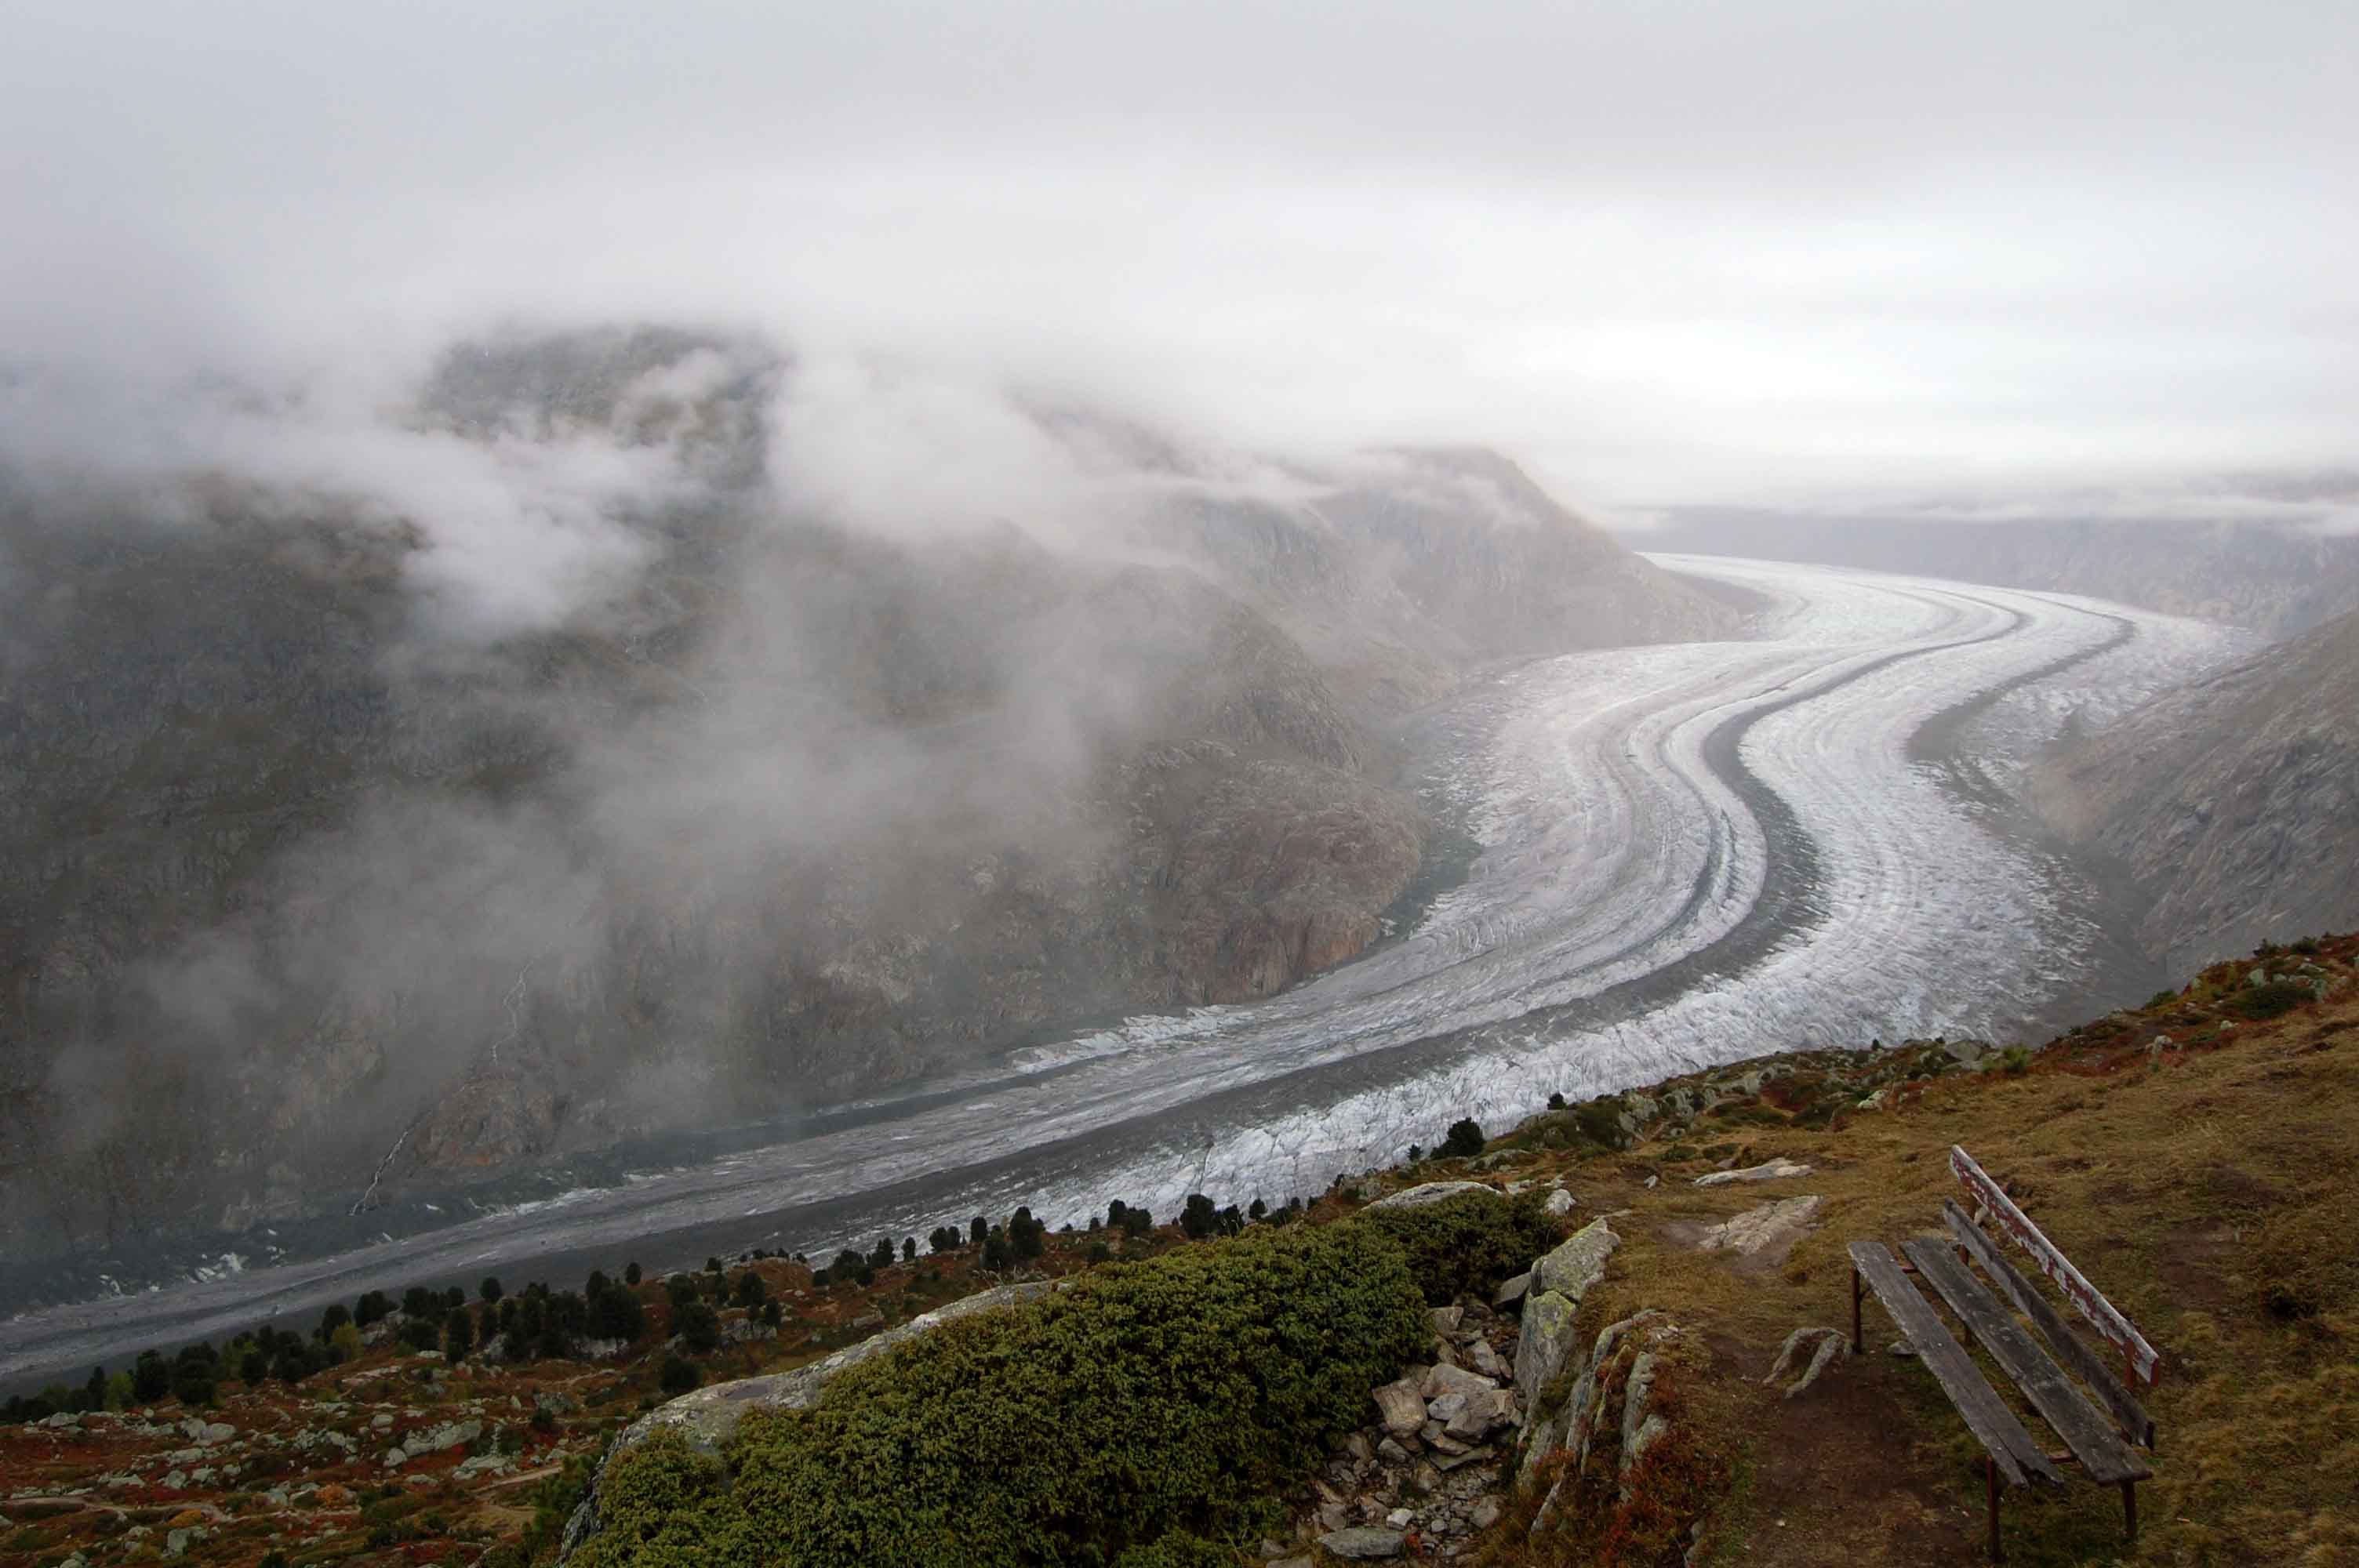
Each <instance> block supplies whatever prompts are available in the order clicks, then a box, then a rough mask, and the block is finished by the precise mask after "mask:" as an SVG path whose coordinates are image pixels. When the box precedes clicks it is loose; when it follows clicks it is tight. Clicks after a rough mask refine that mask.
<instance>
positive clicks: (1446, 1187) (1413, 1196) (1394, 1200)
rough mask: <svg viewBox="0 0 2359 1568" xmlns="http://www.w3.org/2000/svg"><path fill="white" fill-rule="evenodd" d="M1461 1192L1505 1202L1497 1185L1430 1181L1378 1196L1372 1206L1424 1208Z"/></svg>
mask: <svg viewBox="0 0 2359 1568" xmlns="http://www.w3.org/2000/svg"><path fill="white" fill-rule="evenodd" d="M1461 1193H1488V1194H1490V1195H1491V1196H1493V1197H1495V1198H1498V1199H1499V1201H1500V1202H1502V1203H1505V1202H1506V1198H1505V1197H1502V1196H1501V1195H1500V1193H1499V1190H1498V1189H1497V1188H1496V1187H1491V1186H1486V1185H1484V1184H1483V1183H1481V1182H1428V1183H1426V1184H1424V1185H1422V1186H1416V1187H1404V1188H1402V1189H1401V1190H1400V1191H1399V1192H1397V1193H1394V1194H1393V1195H1391V1196H1389V1197H1381V1198H1378V1199H1377V1200H1376V1201H1375V1202H1374V1203H1372V1204H1370V1205H1369V1207H1370V1208H1423V1207H1424V1206H1426V1205H1428V1204H1436V1203H1446V1202H1448V1201H1449V1200H1450V1199H1451V1198H1454V1197H1456V1196H1457V1195H1459V1194H1461Z"/></svg>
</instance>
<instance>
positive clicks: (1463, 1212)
mask: <svg viewBox="0 0 2359 1568" xmlns="http://www.w3.org/2000/svg"><path fill="white" fill-rule="evenodd" d="M1357 1223H1359V1224H1363V1225H1367V1226H1372V1227H1375V1229H1377V1230H1379V1231H1381V1232H1383V1233H1384V1234H1385V1235H1386V1236H1387V1237H1389V1238H1391V1239H1392V1240H1393V1241H1394V1242H1395V1243H1397V1245H1398V1246H1399V1247H1400V1248H1401V1249H1402V1250H1403V1251H1405V1252H1407V1253H1408V1271H1409V1276H1410V1278H1412V1279H1414V1280H1416V1281H1417V1282H1418V1283H1419V1285H1420V1286H1421V1287H1423V1289H1424V1292H1425V1299H1426V1300H1427V1301H1429V1302H1430V1303H1433V1304H1434V1305H1436V1306H1441V1305H1446V1304H1448V1303H1451V1302H1452V1301H1455V1300H1456V1299H1457V1298H1458V1296H1459V1295H1460V1293H1461V1292H1466V1291H1484V1292H1487V1291H1489V1290H1490V1288H1491V1287H1492V1286H1494V1285H1495V1284H1497V1283H1498V1282H1499V1281H1501V1280H1504V1279H1506V1278H1507V1277H1508V1276H1509V1275H1511V1274H1520V1273H1522V1272H1523V1271H1525V1270H1526V1269H1528V1268H1530V1267H1531V1266H1532V1260H1533V1259H1535V1258H1537V1257H1538V1256H1539V1255H1540V1254H1541V1253H1543V1252H1545V1251H1547V1250H1548V1249H1549V1248H1551V1247H1553V1246H1555V1245H1556V1242H1557V1227H1556V1226H1555V1225H1553V1224H1551V1223H1550V1222H1549V1217H1548V1215H1547V1212H1546V1211H1545V1210H1543V1209H1542V1208H1541V1207H1540V1197H1539V1195H1538V1193H1529V1194H1526V1195H1524V1196H1522V1197H1518V1198H1516V1199H1513V1200H1503V1199H1500V1198H1498V1197H1495V1196H1489V1195H1484V1194H1482V1193H1460V1194H1459V1195H1457V1196H1456V1197H1452V1198H1445V1199H1443V1200H1442V1201H1441V1202H1440V1203H1432V1204H1427V1205H1425V1206H1422V1207H1419V1208H1375V1209H1368V1210H1366V1211H1365V1212H1364V1213H1362V1214H1361V1215H1360V1216H1359V1217H1358V1221H1357Z"/></svg>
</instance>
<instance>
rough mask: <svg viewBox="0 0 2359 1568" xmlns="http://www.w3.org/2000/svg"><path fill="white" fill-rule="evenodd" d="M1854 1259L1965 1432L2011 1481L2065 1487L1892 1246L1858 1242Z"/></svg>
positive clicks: (1854, 1249)
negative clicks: (1947, 1398) (1961, 1419)
mask: <svg viewBox="0 0 2359 1568" xmlns="http://www.w3.org/2000/svg"><path fill="white" fill-rule="evenodd" d="M1851 1261H1852V1267H1854V1268H1855V1269H1857V1270H1858V1271H1859V1273H1860V1278H1862V1279H1864V1280H1865V1281H1867V1283H1868V1285H1869V1287H1870V1288H1871V1289H1873V1290H1874V1291H1875V1298H1876V1300H1878V1301H1880V1302H1882V1303H1884V1310H1885V1311H1886V1312H1888V1313H1890V1314H1892V1320H1893V1322H1895V1323H1897V1324H1898V1325H1900V1332H1901V1333H1902V1334H1903V1335H1905V1336H1908V1343H1909V1344H1911V1345H1913V1346H1916V1347H1917V1355H1918V1357H1919V1359H1921V1360H1922V1361H1923V1362H1924V1363H1925V1366H1926V1368H1927V1369H1928V1370H1930V1372H1931V1373H1932V1374H1933V1376H1934V1377H1935V1378H1936V1379H1939V1380H1940V1384H1941V1390H1942V1392H1944V1393H1946V1394H1948V1395H1949V1396H1950V1402H1951V1404H1953V1405H1955V1406H1956V1407H1957V1408H1958V1413H1959V1414H1960V1415H1961V1416H1962V1417H1964V1418H1965V1422H1966V1427H1967V1430H1968V1431H1970V1432H1972V1433H1973V1434H1974V1436H1975V1437H1976V1438H1978V1439H1980V1440H1981V1442H1982V1445H1983V1447H1984V1449H1985V1450H1987V1451H1988V1452H1989V1454H1990V1456H1991V1459H1992V1462H1993V1463H1995V1465H1997V1466H1998V1470H1999V1474H2001V1475H2002V1476H2006V1479H2007V1483H2008V1484H2009V1485H2010V1486H2017V1487H2021V1486H2025V1485H2027V1484H2028V1483H2027V1479H2026V1476H2029V1477H2030V1478H2031V1479H2036V1480H2039V1481H2044V1482H2047V1483H2048V1484H2049V1485H2050V1486H2057V1487H2060V1486H2062V1485H2063V1484H2064V1477H2063V1476H2061V1475H2060V1474H2059V1473H2058V1472H2057V1469H2056V1466H2055V1465H2051V1464H2049V1460H2048V1454H2047V1453H2046V1451H2045V1450H2043V1449H2042V1448H2041V1447H2040V1445H2039V1444H2037V1443H2035V1442H2033V1441H2032V1439H2031V1433H2028V1432H2027V1431H2025V1430H2024V1426H2023V1422H2019V1421H2017V1419H2016V1417H2015V1412H2014V1411H2011V1410H2009V1409H2007V1408H2006V1400H2002V1399H2000V1398H1999V1397H1998V1390H1995V1389H1994V1388H1992V1387H1991V1386H1990V1384H1989V1382H1988V1381H1987V1380H1986V1379H1984V1377H1983V1375H1982V1373H1981V1371H1980V1370H1979V1369H1977V1368H1975V1366H1974V1364H1973V1360H1972V1359H1971V1358H1970V1357H1968V1356H1967V1355H1966V1352H1965V1349H1964V1347H1963V1346H1961V1345H1960V1344H1959V1343H1958V1342H1957V1341H1956V1340H1955V1339H1954V1338H1952V1337H1951V1335H1950V1330H1949V1328H1948V1326H1947V1325H1944V1324H1943V1323H1942V1322H1941V1319H1940V1314H1937V1313H1935V1312H1934V1311H1933V1308H1932V1306H1931V1304H1930V1303H1928V1302H1927V1301H1926V1300H1925V1298H1924V1297H1923V1296H1920V1295H1919V1294H1918V1293H1917V1288H1916V1287H1915V1286H1914V1285H1911V1284H1910V1283H1909V1282H1908V1276H1907V1275H1905V1274H1903V1273H1901V1271H1900V1265H1899V1263H1898V1262H1897V1260H1895V1259H1894V1258H1893V1256H1892V1252H1891V1249H1889V1248H1887V1247H1886V1246H1885V1245H1884V1243H1882V1242H1881V1241H1854V1242H1853V1243H1852V1244H1851Z"/></svg>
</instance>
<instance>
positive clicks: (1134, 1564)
mask: <svg viewBox="0 0 2359 1568" xmlns="http://www.w3.org/2000/svg"><path fill="white" fill-rule="evenodd" d="M1237 1562H1238V1556H1237V1552H1236V1550H1235V1548H1234V1547H1228V1546H1222V1545H1218V1544H1216V1543H1214V1542H1212V1541H1206V1540H1205V1539H1204V1538H1203V1537H1202V1536H1201V1535H1189V1534H1186V1533H1184V1532H1175V1533H1173V1534H1170V1535H1167V1536H1165V1537H1164V1538H1163V1539H1162V1540H1160V1541H1157V1542H1156V1543H1155V1544H1154V1545H1152V1546H1134V1547H1131V1548H1130V1549H1129V1550H1128V1551H1126V1552H1124V1553H1123V1554H1122V1555H1121V1556H1119V1557H1117V1558H1115V1559H1114V1568H1237Z"/></svg>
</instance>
